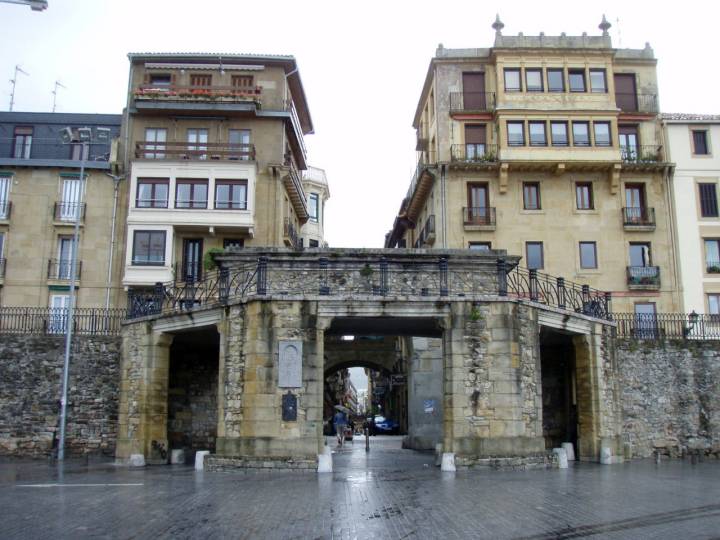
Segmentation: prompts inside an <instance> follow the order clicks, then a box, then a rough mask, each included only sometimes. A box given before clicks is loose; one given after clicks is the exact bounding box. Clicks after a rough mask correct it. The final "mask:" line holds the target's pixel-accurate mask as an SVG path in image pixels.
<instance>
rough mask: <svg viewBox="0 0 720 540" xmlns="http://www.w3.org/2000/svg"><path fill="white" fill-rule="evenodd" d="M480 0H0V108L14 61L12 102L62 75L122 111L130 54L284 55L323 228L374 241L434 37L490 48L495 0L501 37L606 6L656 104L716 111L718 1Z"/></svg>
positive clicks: (84, 108)
mask: <svg viewBox="0 0 720 540" xmlns="http://www.w3.org/2000/svg"><path fill="white" fill-rule="evenodd" d="M488 4H491V3H489V2H481V1H477V0H475V1H472V2H469V1H467V2H462V1H455V0H444V1H442V2H437V1H435V2H427V1H420V0H415V1H413V2H393V1H390V0H384V1H374V0H366V1H364V2H353V3H351V2H338V1H335V2H330V1H322V2H321V1H312V0H305V1H303V2H298V1H297V0H295V1H267V0H265V1H261V2H248V1H243V0H237V1H235V0H223V1H221V0H173V1H172V2H171V1H168V0H49V6H50V7H49V8H48V9H47V11H44V12H33V11H31V10H30V8H28V7H23V6H18V5H12V4H4V3H0V24H2V33H3V35H2V48H1V49H0V51H1V52H0V75H1V76H2V80H3V81H5V82H3V83H2V86H0V89H1V90H2V92H1V94H0V97H2V101H0V109H3V110H7V108H8V105H9V101H10V84H9V82H8V80H9V79H11V78H12V76H13V70H14V66H15V65H16V64H20V65H21V66H22V68H23V69H24V70H25V71H27V72H28V73H29V74H30V76H28V77H26V76H23V75H20V76H19V77H18V82H17V93H16V97H15V108H14V110H16V111H50V110H51V108H52V94H51V91H52V89H53V84H54V82H55V81H56V80H59V81H61V82H62V84H64V85H65V86H66V87H67V90H63V89H61V90H60V94H59V97H58V109H57V110H58V111H59V112H87V113H120V112H121V110H122V107H123V105H124V104H125V95H126V89H127V75H128V60H127V56H126V55H127V53H128V52H131V51H132V52H140V51H152V52H180V51H191V52H228V53H273V54H292V55H294V56H295V57H296V58H297V61H298V65H299V68H300V74H301V77H302V80H303V83H304V86H305V91H306V94H307V97H308V102H309V104H310V112H311V114H312V117H313V120H314V124H315V132H316V134H315V135H310V136H308V137H307V146H308V153H309V161H310V163H311V164H314V165H316V166H318V167H322V168H325V169H326V171H327V175H328V179H329V182H330V190H331V199H330V201H329V202H328V206H327V215H326V218H327V221H326V226H325V233H326V239H327V240H328V241H329V242H330V245H331V246H351V247H352V246H355V247H380V246H382V243H383V239H384V235H385V233H386V232H387V231H388V230H389V228H390V227H391V225H392V222H393V218H394V216H395V214H396V212H397V210H398V208H399V206H400V202H401V200H402V197H403V196H404V194H405V192H406V191H407V187H408V184H409V182H410V178H411V175H412V172H413V170H414V166H415V159H416V156H415V152H414V147H415V143H414V132H413V130H412V127H411V123H412V118H413V114H414V111H415V107H416V105H417V100H418V97H419V94H420V89H421V86H422V83H423V81H424V78H425V74H426V72H427V67H428V63H429V61H430V59H431V58H432V56H433V55H434V53H435V48H436V47H437V45H438V43H443V44H444V46H445V47H451V48H454V47H489V46H491V45H492V42H493V36H494V33H493V30H492V28H491V27H490V25H491V24H492V22H493V20H494V18H495V13H496V11H497V10H498V9H499V11H500V17H501V19H502V20H503V22H504V23H505V29H504V33H505V34H506V35H514V34H517V33H518V32H523V33H525V34H526V35H537V34H538V33H539V32H541V31H542V32H545V33H546V34H547V35H557V34H559V33H560V32H563V31H564V32H566V33H567V34H568V35H580V34H581V33H582V32H584V31H585V32H588V34H590V35H598V34H599V33H600V30H598V28H597V25H598V24H599V23H600V19H601V17H602V14H603V12H604V13H605V14H606V15H607V18H608V20H609V21H610V22H611V23H612V24H613V28H612V29H611V30H610V33H611V35H612V37H613V43H614V45H615V46H616V47H617V46H622V47H632V48H642V47H643V46H644V45H645V42H646V41H648V42H650V44H651V46H652V47H653V48H654V50H655V56H656V57H657V58H658V59H659V62H658V76H659V85H660V103H661V107H662V110H663V111H665V112H700V113H720V105H719V104H718V97H717V96H718V87H719V86H720V85H719V84H718V83H720V76H718V69H717V67H716V64H717V53H718V46H717V23H718V14H719V12H720V7H718V6H720V2H717V1H714V2H710V1H708V2H692V1H685V2H672V3H666V4H664V5H663V4H661V3H660V2H657V1H653V2H645V1H632V2H631V1H628V0H623V1H605V2H602V3H590V2H578V1H577V0H575V1H572V2H552V1H545V2H537V1H533V2H504V3H500V2H497V3H492V5H493V6H495V7H492V8H489V7H486V6H487V5H488ZM592 5H596V6H597V7H595V8H591V7H589V6H592ZM496 6H502V7H501V8H498V7H496ZM665 6H667V7H665ZM618 17H619V18H620V23H619V24H618V22H617V19H618ZM618 30H619V33H620V36H619V37H618Z"/></svg>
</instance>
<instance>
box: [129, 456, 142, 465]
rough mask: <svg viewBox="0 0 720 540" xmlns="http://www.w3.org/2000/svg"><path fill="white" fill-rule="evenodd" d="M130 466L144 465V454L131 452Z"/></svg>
mask: <svg viewBox="0 0 720 540" xmlns="http://www.w3.org/2000/svg"><path fill="white" fill-rule="evenodd" d="M130 466H131V467H144V466H145V456H143V455H142V454H130Z"/></svg>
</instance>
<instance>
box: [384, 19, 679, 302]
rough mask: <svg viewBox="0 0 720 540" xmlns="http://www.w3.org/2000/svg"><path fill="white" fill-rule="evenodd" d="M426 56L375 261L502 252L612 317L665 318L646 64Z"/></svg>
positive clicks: (665, 264)
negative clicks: (399, 254) (602, 294)
mask: <svg viewBox="0 0 720 540" xmlns="http://www.w3.org/2000/svg"><path fill="white" fill-rule="evenodd" d="M503 26H504V25H503V24H502V22H500V20H499V18H498V19H497V20H496V21H495V24H493V28H494V29H495V31H496V35H495V43H494V46H493V47H490V48H485V49H482V48H478V49H446V48H444V47H443V46H442V45H440V47H439V48H438V49H437V52H436V55H435V57H434V58H433V59H432V60H431V62H430V66H429V69H428V72H427V76H426V78H425V83H424V85H423V88H422V92H421V97H420V101H419V103H418V106H417V112H416V114H415V118H414V121H413V126H414V127H415V128H416V130H417V148H416V149H417V151H418V153H419V163H418V168H417V172H416V174H415V176H414V177H413V179H412V182H411V185H410V188H409V190H408V193H407V197H406V198H405V199H404V200H403V202H402V205H401V209H400V212H399V214H398V216H397V217H396V219H395V222H394V225H393V228H392V230H391V231H390V233H389V234H388V235H387V237H386V245H387V246H388V247H398V246H400V247H403V246H404V247H416V248H420V247H424V248H441V249H442V248H468V249H496V248H497V249H506V250H507V251H508V253H511V254H517V255H522V257H523V259H522V262H521V265H523V266H527V267H528V268H534V269H537V270H538V271H539V272H543V273H547V274H551V275H554V276H562V277H564V278H566V279H568V280H571V281H575V282H580V283H587V284H589V285H590V286H591V287H594V288H597V289H601V290H605V291H611V292H612V298H613V310H614V311H616V312H637V313H648V312H655V311H678V310H679V309H680V306H681V302H680V298H679V295H678V286H677V275H676V271H675V268H674V254H675V246H674V244H673V239H672V232H671V220H670V217H669V216H670V192H669V177H670V173H671V168H672V165H671V164H670V163H668V159H667V156H666V154H665V151H664V150H665V149H664V145H663V137H662V130H661V126H660V122H659V118H658V111H659V108H658V85H657V77H656V63H657V61H656V59H655V58H654V55H653V51H652V49H651V48H650V46H649V45H646V46H645V47H644V48H643V49H615V48H613V46H612V43H611V39H610V36H609V34H608V32H607V30H608V28H609V27H610V25H609V23H607V21H605V19H604V18H603V21H602V23H601V24H600V29H601V30H602V35H600V36H588V35H587V34H583V35H581V36H567V35H565V34H562V35H560V36H545V35H543V34H541V35H539V36H524V35H522V34H520V35H518V36H506V35H503V33H502V29H503Z"/></svg>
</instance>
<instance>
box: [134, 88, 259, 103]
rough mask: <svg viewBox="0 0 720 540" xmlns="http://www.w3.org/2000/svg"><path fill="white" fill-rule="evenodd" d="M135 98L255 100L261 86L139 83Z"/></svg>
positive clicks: (257, 98) (257, 97)
mask: <svg viewBox="0 0 720 540" xmlns="http://www.w3.org/2000/svg"><path fill="white" fill-rule="evenodd" d="M134 93H135V98H136V99H164V100H168V101H184V100H190V101H198V100H204V99H215V98H229V99H231V100H233V101H234V100H237V101H257V100H259V99H260V96H261V95H262V87H261V86H255V87H253V88H245V87H239V86H215V85H210V86H200V85H197V86H193V85H179V84H141V85H139V86H138V87H137V89H136V90H135V92H134Z"/></svg>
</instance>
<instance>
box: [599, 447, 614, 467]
mask: <svg viewBox="0 0 720 540" xmlns="http://www.w3.org/2000/svg"><path fill="white" fill-rule="evenodd" d="M600 463H602V464H603V465H612V463H613V455H612V448H610V447H609V446H601V447H600Z"/></svg>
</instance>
